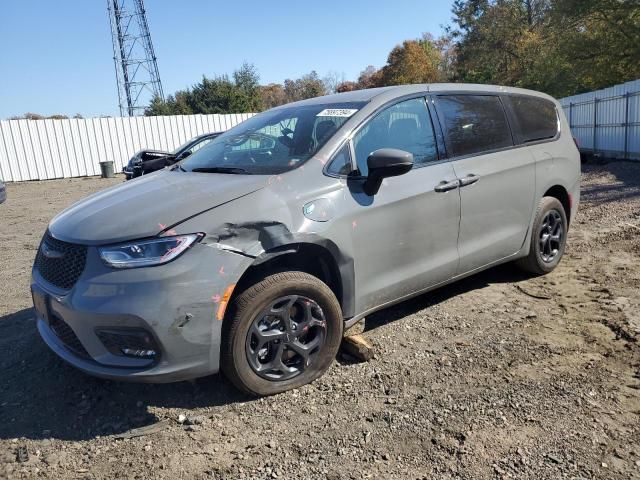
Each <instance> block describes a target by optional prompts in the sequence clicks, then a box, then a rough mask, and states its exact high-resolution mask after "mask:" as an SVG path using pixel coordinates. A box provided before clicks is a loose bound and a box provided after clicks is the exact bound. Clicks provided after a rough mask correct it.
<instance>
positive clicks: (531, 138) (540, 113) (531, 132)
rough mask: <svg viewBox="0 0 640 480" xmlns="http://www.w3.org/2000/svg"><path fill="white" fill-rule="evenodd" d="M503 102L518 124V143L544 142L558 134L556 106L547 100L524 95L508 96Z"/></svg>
mask: <svg viewBox="0 0 640 480" xmlns="http://www.w3.org/2000/svg"><path fill="white" fill-rule="evenodd" d="M505 100H506V101H507V102H508V103H509V105H510V106H511V110H512V112H513V115H514V117H515V119H516V122H517V124H518V125H517V128H516V134H517V136H518V143H527V142H535V141H537V140H546V139H549V138H553V137H555V136H556V135H557V134H558V114H557V112H556V106H555V105H554V104H553V103H552V102H550V101H549V100H545V99H544V98H537V97H527V96H524V95H517V96H509V97H506V98H505Z"/></svg>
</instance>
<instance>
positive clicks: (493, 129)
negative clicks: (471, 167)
mask: <svg viewBox="0 0 640 480" xmlns="http://www.w3.org/2000/svg"><path fill="white" fill-rule="evenodd" d="M437 109H438V115H439V116H440V118H441V120H442V122H443V123H444V127H445V132H446V144H447V149H448V150H449V155H450V156H452V157H459V156H462V155H472V154H477V153H480V152H485V151H489V150H497V149H499V148H505V147H510V146H512V145H513V140H512V139H511V130H510V129H509V124H508V123H507V117H506V115H505V112H504V109H503V108H502V103H501V102H500V98H498V97H496V96H493V95H442V96H439V97H438V98H437Z"/></svg>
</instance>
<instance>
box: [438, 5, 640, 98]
mask: <svg viewBox="0 0 640 480" xmlns="http://www.w3.org/2000/svg"><path fill="white" fill-rule="evenodd" d="M453 15H454V26H453V28H451V29H450V30H449V34H450V36H451V38H452V39H453V41H454V42H455V68H454V72H455V75H454V77H455V78H457V79H460V80H462V81H468V82H478V83H494V84H502V85H512V86H518V87H524V88H532V89H535V90H541V91H545V92H547V93H550V94H552V95H554V96H556V97H561V96H566V95H571V94H575V93H580V92H584V91H589V90H593V89H597V88H603V87H606V86H610V85H613V84H616V83H620V82H624V81H627V80H631V79H634V78H637V77H638V76H640V2H638V0H456V1H455V2H454V6H453Z"/></svg>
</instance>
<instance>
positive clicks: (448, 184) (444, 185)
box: [434, 180, 460, 193]
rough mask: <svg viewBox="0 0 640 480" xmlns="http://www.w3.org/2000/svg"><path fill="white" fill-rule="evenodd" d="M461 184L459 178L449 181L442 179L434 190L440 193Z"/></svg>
mask: <svg viewBox="0 0 640 480" xmlns="http://www.w3.org/2000/svg"><path fill="white" fill-rule="evenodd" d="M459 186H460V181H459V180H453V181H451V182H447V181H446V180H443V181H441V182H440V183H439V184H438V185H436V187H435V188H434V190H435V191H436V192H438V193H442V192H448V191H449V190H455V189H456V188H458V187H459Z"/></svg>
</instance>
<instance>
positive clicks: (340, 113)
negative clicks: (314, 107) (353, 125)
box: [316, 108, 358, 117]
mask: <svg viewBox="0 0 640 480" xmlns="http://www.w3.org/2000/svg"><path fill="white" fill-rule="evenodd" d="M357 111H358V109H357V108H325V109H324V110H322V111H321V112H320V113H318V114H317V115H316V117H350V116H351V115H353V114H354V113H356V112H357Z"/></svg>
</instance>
